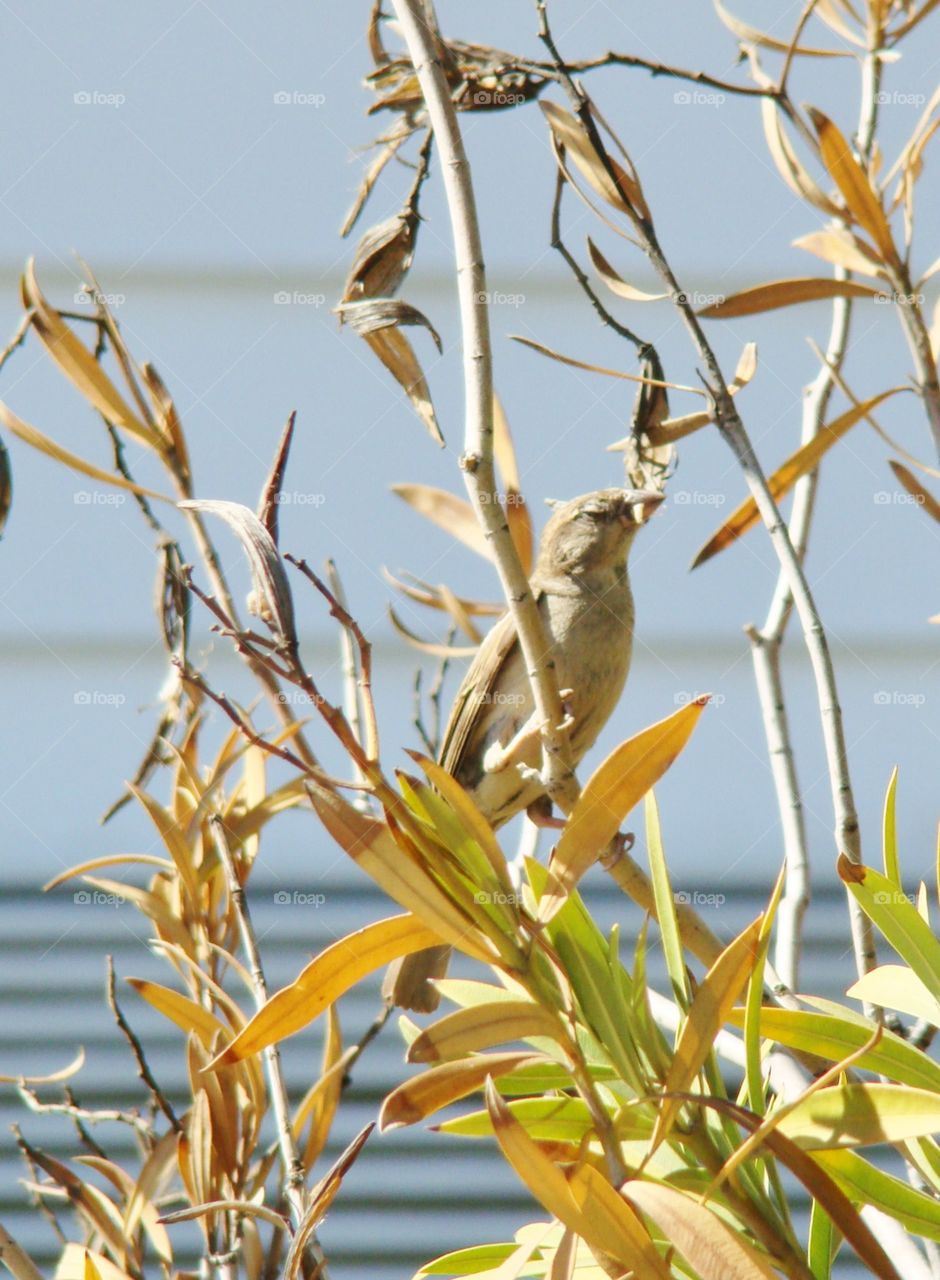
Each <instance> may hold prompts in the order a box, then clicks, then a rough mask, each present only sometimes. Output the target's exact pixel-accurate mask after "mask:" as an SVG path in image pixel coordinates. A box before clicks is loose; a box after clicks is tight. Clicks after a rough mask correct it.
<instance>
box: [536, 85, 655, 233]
mask: <svg viewBox="0 0 940 1280" xmlns="http://www.w3.org/2000/svg"><path fill="white" fill-rule="evenodd" d="M539 105H540V106H541V108H542V112H543V114H544V116H545V118H546V120H547V121H548V125H549V128H550V129H551V131H552V136H553V138H554V139H555V143H556V145H557V146H559V147H561V148H564V150H565V151H566V152H567V153H568V154H569V155H570V156H571V158H572V159H573V160H574V162H575V165H576V166H577V168H578V172H579V173H580V174H581V175H582V177H583V178H584V180H585V181H586V182H587V183H588V185H589V186H590V187H591V189H592V190H593V191H594V192H595V193H596V194H597V195H599V196H600V197H601V199H602V200H606V202H607V203H608V204H609V205H611V206H612V207H613V208H614V209H619V210H620V211H621V212H622V213H626V214H628V215H630V216H633V217H641V218H648V217H649V209H648V208H647V204H646V201H645V199H644V197H643V191H642V189H641V187H640V182H639V179H638V178H637V176H636V173H635V172H632V173H628V172H627V171H626V169H624V167H623V165H621V164H620V163H619V161H617V160H615V159H614V157H613V156H612V155H610V153H609V152H605V155H604V156H603V157H602V156H601V155H599V154H598V152H597V149H596V147H595V145H594V142H593V141H592V139H591V137H590V135H589V134H588V131H587V129H585V127H584V125H583V124H582V122H581V121H580V120H579V119H578V117H577V116H574V115H572V114H571V112H570V111H565V110H564V108H563V107H559V106H558V105H557V104H556V103H554V102H542V103H540V104H539ZM588 110H590V107H589V106H588ZM631 168H632V166H631Z"/></svg>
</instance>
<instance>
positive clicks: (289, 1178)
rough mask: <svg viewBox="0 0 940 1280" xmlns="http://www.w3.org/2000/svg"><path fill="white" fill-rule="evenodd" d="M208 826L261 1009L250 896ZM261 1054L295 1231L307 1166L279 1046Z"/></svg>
mask: <svg viewBox="0 0 940 1280" xmlns="http://www.w3.org/2000/svg"><path fill="white" fill-rule="evenodd" d="M209 828H210V830H211V832H212V841H213V844H214V845H215V850H216V853H217V854H218V856H219V861H220V863H221V864H222V867H223V869H224V871H225V876H226V881H227V884H228V892H229V897H230V898H231V901H232V908H233V910H234V912H235V915H236V917H237V918H238V927H239V932H240V933H241V939H242V946H243V947H244V949H245V957H246V959H247V961H248V968H249V971H250V973H251V979H252V985H253V987H254V995H255V1005H256V1007H257V1008H258V1009H261V1008H262V1007H263V1006H264V1004H265V1002H266V1001H267V998H268V987H267V982H266V981H265V977H264V968H263V967H262V964H261V954H260V952H259V951H258V943H257V940H256V938H255V932H254V928H253V927H252V923H251V915H250V912H249V910H248V899H247V897H246V896H245V890H244V889H243V888H242V884H241V881H240V880H239V878H238V869H237V868H236V866H235V859H234V858H233V856H232V851H231V849H230V848H229V845H228V840H227V839H226V837H225V827H224V825H223V822H222V817H221V815H220V814H217V813H216V814H213V815H212V817H211V818H210V819H209ZM261 1056H262V1059H263V1061H264V1065H265V1072H266V1074H267V1077H268V1088H269V1090H270V1092H271V1105H272V1106H273V1108H274V1118H275V1123H276V1125H277V1133H278V1145H279V1147H280V1151H281V1163H282V1165H283V1170H284V1194H285V1197H286V1199H287V1203H288V1205H289V1206H290V1212H291V1221H292V1222H293V1225H294V1230H295V1231H296V1230H297V1229H298V1228H299V1227H300V1225H301V1223H302V1222H303V1221H304V1216H305V1214H306V1210H307V1203H306V1183H305V1179H304V1169H303V1165H302V1164H301V1161H300V1157H299V1155H298V1154H297V1146H296V1143H295V1142H294V1135H293V1131H292V1129H291V1120H290V1104H289V1102H288V1099H287V1085H286V1084H285V1083H284V1074H283V1072H282V1070H281V1055H280V1052H279V1050H278V1047H277V1045H276V1044H270V1045H268V1046H267V1048H265V1049H263V1050H262V1053H261ZM307 1248H308V1249H309V1251H310V1254H311V1258H312V1262H313V1265H314V1267H315V1269H316V1274H317V1276H318V1277H319V1278H320V1280H326V1276H327V1272H326V1258H325V1255H324V1253H323V1250H322V1248H321V1246H320V1242H319V1240H318V1239H317V1236H316V1233H315V1232H311V1233H310V1236H309V1238H308V1244H307Z"/></svg>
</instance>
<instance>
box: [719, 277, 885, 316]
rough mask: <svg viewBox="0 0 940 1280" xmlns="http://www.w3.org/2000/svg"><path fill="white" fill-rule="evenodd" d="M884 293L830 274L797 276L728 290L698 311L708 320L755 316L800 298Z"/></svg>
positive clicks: (797, 300)
mask: <svg viewBox="0 0 940 1280" xmlns="http://www.w3.org/2000/svg"><path fill="white" fill-rule="evenodd" d="M884 296H885V295H884V294H883V293H879V292H878V290H877V289H872V288H870V286H869V285H867V284H858V282H857V281H855V280H833V279H832V278H831V277H829V276H797V277H795V278H794V279H790V280H771V281H769V282H768V283H767V284H757V285H754V286H753V288H751V289H742V290H741V292H740V293H729V294H728V296H727V297H726V298H722V300H721V301H720V302H713V303H712V304H711V305H710V306H708V307H700V308H699V310H698V312H697V314H698V315H700V316H701V317H702V318H703V319H705V320H731V319H735V318H737V317H738V316H753V315H757V314H759V313H760V312H761V311H775V310H776V309H777V308H778V307H792V306H796V305H797V304H798V303H801V302H819V301H820V300H821V299H825V298H883V297H884Z"/></svg>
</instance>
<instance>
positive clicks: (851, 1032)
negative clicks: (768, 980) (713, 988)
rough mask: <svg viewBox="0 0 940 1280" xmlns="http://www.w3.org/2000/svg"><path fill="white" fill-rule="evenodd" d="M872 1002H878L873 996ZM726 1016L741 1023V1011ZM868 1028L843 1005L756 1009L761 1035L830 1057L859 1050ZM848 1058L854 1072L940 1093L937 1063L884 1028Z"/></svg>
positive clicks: (868, 1024)
mask: <svg viewBox="0 0 940 1280" xmlns="http://www.w3.org/2000/svg"><path fill="white" fill-rule="evenodd" d="M881 967H882V968H897V966H881ZM872 972H873V973H877V972H878V969H874V970H872ZM904 972H905V973H909V972H910V970H908V969H905V970H904ZM850 994H852V993H851V992H850ZM857 998H858V997H857ZM866 998H867V997H866ZM873 1003H876V1004H878V1003H880V1001H877V1000H873ZM842 1012H843V1011H841V1010H840V1013H842ZM727 1020H728V1022H730V1024H731V1025H732V1026H734V1027H743V1026H744V1011H743V1010H742V1009H732V1010H731V1012H730V1013H729V1014H728V1019H727ZM871 1033H872V1024H871V1022H870V1021H869V1020H868V1019H867V1018H864V1017H861V1016H860V1015H858V1014H856V1013H853V1012H852V1011H851V1010H849V1009H846V1010H844V1016H840V1015H839V1014H836V1013H817V1012H815V1011H810V1010H805V1009H774V1008H769V1007H767V1006H764V1008H762V1009H761V1011H760V1034H761V1035H762V1036H763V1037H764V1039H766V1040H773V1041H775V1042H776V1043H777V1044H782V1045H784V1046H785V1047H786V1048H788V1049H793V1050H795V1051H796V1052H798V1053H808V1054H813V1055H814V1056H816V1057H819V1058H825V1059H826V1060H827V1061H829V1062H841V1061H843V1059H845V1058H848V1057H851V1056H853V1055H856V1054H858V1051H859V1049H861V1048H863V1047H864V1046H865V1045H866V1044H867V1043H868V1041H869V1040H870V1039H871ZM853 1061H854V1066H855V1067H856V1068H857V1069H858V1070H859V1071H873V1072H877V1073H878V1074H879V1075H884V1076H887V1077H888V1078H889V1079H891V1080H893V1081H895V1082H896V1083H898V1084H909V1085H914V1086H915V1087H917V1088H921V1089H934V1090H936V1091H937V1092H938V1093H940V1065H938V1064H937V1063H935V1062H933V1061H932V1060H931V1059H930V1058H929V1057H928V1056H927V1054H925V1053H923V1052H922V1051H921V1050H920V1049H917V1048H916V1047H915V1046H914V1045H912V1044H908V1042H907V1041H906V1040H905V1039H904V1038H903V1037H902V1036H899V1035H897V1034H896V1033H895V1032H893V1031H888V1030H885V1031H884V1033H883V1035H882V1037H881V1039H880V1040H879V1041H878V1043H877V1044H876V1045H874V1046H872V1047H871V1048H869V1049H868V1050H867V1051H866V1052H865V1053H864V1054H862V1055H861V1057H854V1059H853Z"/></svg>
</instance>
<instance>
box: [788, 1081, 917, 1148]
mask: <svg viewBox="0 0 940 1280" xmlns="http://www.w3.org/2000/svg"><path fill="white" fill-rule="evenodd" d="M777 1129H778V1132H780V1133H782V1134H784V1136H786V1137H788V1138H789V1139H790V1140H791V1141H792V1142H795V1143H796V1145H797V1146H798V1147H801V1148H802V1149H803V1150H804V1151H814V1150H820V1149H829V1148H834V1147H852V1146H871V1145H873V1144H875V1143H880V1142H903V1141H904V1140H905V1139H907V1138H919V1137H928V1136H929V1135H930V1134H933V1133H936V1132H937V1130H938V1129H940V1097H938V1096H937V1094H936V1093H935V1092H934V1091H932V1090H927V1089H913V1088H911V1087H909V1086H908V1085H900V1084H839V1085H834V1086H832V1087H830V1088H827V1089H818V1090H817V1091H816V1092H815V1093H812V1094H810V1095H809V1097H807V1098H805V1099H803V1100H801V1101H799V1102H797V1103H796V1104H795V1105H794V1107H793V1109H792V1110H791V1111H789V1112H788V1113H787V1114H786V1115H785V1116H784V1117H783V1119H782V1120H781V1121H780V1123H779V1125H778V1126H777Z"/></svg>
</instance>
